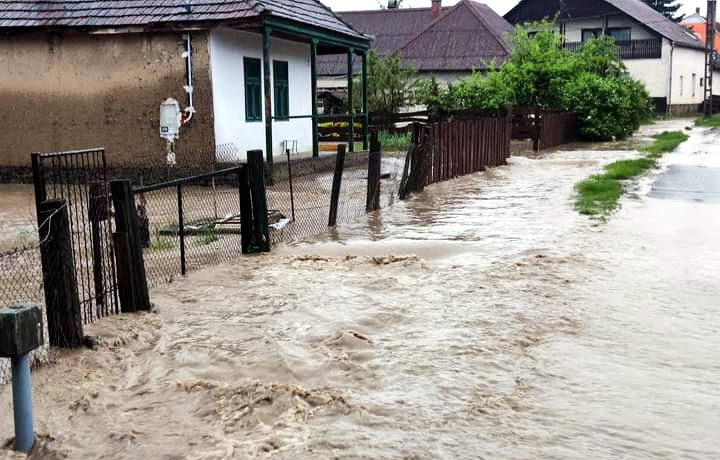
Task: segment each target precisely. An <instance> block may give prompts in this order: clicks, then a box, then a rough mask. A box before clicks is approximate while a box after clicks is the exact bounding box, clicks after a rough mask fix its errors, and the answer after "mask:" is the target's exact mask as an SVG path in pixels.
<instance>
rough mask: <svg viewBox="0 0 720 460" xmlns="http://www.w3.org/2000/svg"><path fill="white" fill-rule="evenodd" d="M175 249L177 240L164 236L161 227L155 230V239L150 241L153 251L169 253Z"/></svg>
mask: <svg viewBox="0 0 720 460" xmlns="http://www.w3.org/2000/svg"><path fill="white" fill-rule="evenodd" d="M174 247H175V238H172V237H169V236H166V235H163V234H162V232H161V231H160V227H155V229H154V230H153V238H152V239H151V240H150V249H151V250H153V251H169V250H170V249H173V248H174Z"/></svg>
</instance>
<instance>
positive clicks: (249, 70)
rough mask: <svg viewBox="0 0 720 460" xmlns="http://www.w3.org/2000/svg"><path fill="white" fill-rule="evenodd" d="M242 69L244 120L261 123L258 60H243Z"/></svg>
mask: <svg viewBox="0 0 720 460" xmlns="http://www.w3.org/2000/svg"><path fill="white" fill-rule="evenodd" d="M243 67H244V71H245V120H246V121H262V113H261V97H262V91H261V89H260V88H261V87H260V79H261V77H262V71H261V68H260V59H253V58H245V59H244V61H243Z"/></svg>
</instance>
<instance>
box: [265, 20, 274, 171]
mask: <svg viewBox="0 0 720 460" xmlns="http://www.w3.org/2000/svg"><path fill="white" fill-rule="evenodd" d="M271 33H272V29H270V28H269V27H265V28H264V29H263V73H264V75H263V76H264V80H265V156H266V158H267V162H268V164H270V165H272V163H273V129H272V87H271V80H270V79H271V71H270V34H271Z"/></svg>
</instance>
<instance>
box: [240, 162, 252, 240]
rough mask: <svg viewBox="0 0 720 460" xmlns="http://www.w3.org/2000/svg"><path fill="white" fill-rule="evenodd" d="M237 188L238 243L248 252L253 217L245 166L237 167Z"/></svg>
mask: <svg viewBox="0 0 720 460" xmlns="http://www.w3.org/2000/svg"><path fill="white" fill-rule="evenodd" d="M238 190H239V192H240V245H241V246H242V253H243V254H250V247H251V245H252V238H253V217H252V198H251V196H250V181H249V178H248V168H247V166H241V167H240V168H239V169H238Z"/></svg>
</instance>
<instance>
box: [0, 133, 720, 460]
mask: <svg viewBox="0 0 720 460" xmlns="http://www.w3.org/2000/svg"><path fill="white" fill-rule="evenodd" d="M682 123H683V122H678V121H674V122H667V123H664V124H661V125H658V126H655V127H653V128H648V129H646V132H650V131H651V130H660V129H665V128H667V127H676V126H680V127H682V126H684V124H682ZM719 141H720V133H718V132H714V131H709V130H696V131H695V132H694V133H693V137H692V139H691V140H690V141H689V142H688V143H686V144H684V145H683V146H682V147H681V149H680V150H679V151H678V152H677V153H673V154H671V155H668V156H666V157H665V158H664V159H663V167H664V168H668V167H669V166H670V165H677V164H693V165H696V166H697V165H701V166H706V167H713V166H718V164H720V152H718V151H717V150H716V149H717V147H716V146H717V145H718V144H717V143H718V142H719ZM634 155H637V153H636V152H632V151H611V150H595V151H587V150H573V151H561V152H556V153H551V154H545V155H543V156H541V157H539V158H533V159H528V158H514V159H513V160H512V163H511V165H510V166H509V167H504V168H497V169H495V170H493V171H488V172H485V173H481V174H477V175H474V176H470V177H466V178H463V179H460V180H456V181H452V182H448V183H445V184H440V185H437V186H433V187H430V188H429V189H428V190H427V191H426V192H425V193H424V194H421V195H418V196H416V197H414V198H412V199H411V200H409V201H407V202H404V203H400V204H397V205H396V206H394V207H393V208H392V209H387V210H384V211H382V212H379V213H377V214H373V215H370V216H368V217H367V218H366V219H363V220H361V221H360V222H358V223H357V224H354V225H352V226H345V227H342V228H340V229H339V230H337V231H335V232H332V233H330V234H326V235H324V236H321V237H318V238H313V239H310V240H307V241H304V242H299V243H297V244H294V245H285V246H279V247H278V248H277V249H276V251H275V252H274V253H273V254H271V255H268V256H260V257H248V258H243V259H240V260H238V261H237V262H236V263H233V264H227V265H223V266H219V267H215V268H212V269H209V270H205V271H202V272H198V273H195V274H193V275H191V276H190V277H188V278H187V279H183V280H181V281H178V282H176V283H175V284H172V285H169V286H167V287H164V288H160V289H157V290H155V291H154V292H153V299H154V301H155V302H156V304H157V306H158V309H157V312H155V313H152V314H147V315H141V316H131V317H118V318H110V319H108V320H104V321H102V322H101V323H98V324H96V325H94V326H93V327H92V330H91V331H90V332H92V333H93V334H95V335H97V336H99V337H100V338H99V346H98V350H97V351H95V352H74V353H61V354H59V355H57V356H56V360H57V362H56V364H55V365H54V366H51V367H47V368H44V369H40V370H38V371H37V372H36V373H34V375H33V378H34V383H35V399H36V417H37V428H38V432H40V433H41V434H42V438H41V442H40V446H41V448H40V450H39V451H38V452H37V453H36V454H35V457H36V458H53V457H56V458H63V457H68V458H158V459H179V458H191V459H226V458H227V459H231V458H238V459H245V458H277V459H305V458H307V459H335V458H343V459H379V458H390V459H456V458H457V459H540V458H542V459H546V458H547V459H581V458H593V459H615V458H632V459H648V458H658V459H678V458H684V459H715V458H720V436H718V428H719V427H720V386H718V385H717V381H718V380H720V365H719V364H718V362H719V361H718V358H719V355H718V351H717V350H718V349H720V316H719V314H718V301H717V299H718V294H720V292H719V291H720V275H719V274H718V269H719V268H720V246H719V245H718V244H717V242H716V238H717V236H718V235H720V212H718V211H720V207H719V206H718V205H717V204H713V203H711V202H701V201H697V200H687V199H676V198H673V197H671V196H670V197H668V196H664V197H663V198H653V197H651V196H648V195H649V192H650V190H651V189H652V187H653V184H654V183H655V181H656V179H657V178H658V177H659V176H660V175H661V174H662V171H658V172H655V173H653V174H652V175H650V176H648V177H646V178H644V179H643V180H641V181H640V183H639V184H638V185H637V186H636V187H634V188H633V190H632V191H631V193H630V195H629V196H628V197H627V198H626V199H624V200H623V208H622V209H621V210H620V211H619V212H618V213H617V214H616V215H615V216H613V217H612V219H610V220H609V221H608V222H606V223H604V222H597V221H592V220H589V219H587V218H584V217H581V216H579V215H578V214H577V213H576V212H575V211H574V210H573V209H572V190H573V184H574V183H575V182H576V181H578V180H580V179H582V178H585V177H587V176H588V175H590V174H592V173H594V172H596V171H597V170H598V169H599V167H600V166H601V165H602V164H603V163H605V162H609V161H612V160H614V159H617V158H619V157H620V158H629V157H632V156H634ZM7 393H8V392H7V391H5V392H4V393H3V394H2V399H1V402H0V408H1V411H2V412H0V413H2V414H3V424H2V425H0V436H2V437H3V438H9V437H10V436H11V432H10V430H11V421H10V419H9V415H5V414H9V413H10V412H9V411H10V407H11V406H10V401H9V395H8V394H7ZM7 455H8V456H10V455H11V454H9V453H8V454H7Z"/></svg>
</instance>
